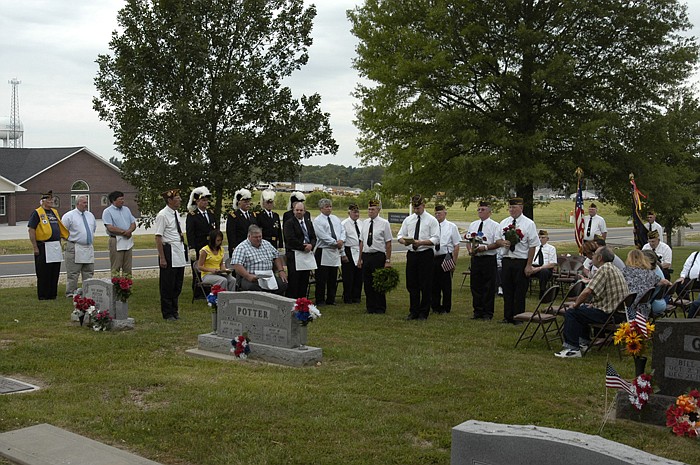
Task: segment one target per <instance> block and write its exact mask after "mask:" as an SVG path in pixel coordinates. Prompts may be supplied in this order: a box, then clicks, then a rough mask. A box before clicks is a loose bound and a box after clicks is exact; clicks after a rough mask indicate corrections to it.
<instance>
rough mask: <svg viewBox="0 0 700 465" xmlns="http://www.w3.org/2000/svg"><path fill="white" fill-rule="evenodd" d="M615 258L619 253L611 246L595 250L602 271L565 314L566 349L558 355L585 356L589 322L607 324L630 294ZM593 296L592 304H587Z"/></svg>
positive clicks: (588, 336) (597, 273) (595, 259)
mask: <svg viewBox="0 0 700 465" xmlns="http://www.w3.org/2000/svg"><path fill="white" fill-rule="evenodd" d="M614 259H615V254H614V253H613V251H612V250H611V249H610V248H608V247H599V248H598V249H597V250H596V251H595V252H594V253H593V265H595V266H596V267H597V268H598V271H596V273H595V275H594V276H593V278H592V279H591V281H590V282H589V283H588V285H587V286H586V288H585V289H584V290H583V291H582V292H581V294H579V296H578V297H577V298H576V302H575V303H574V306H573V307H572V308H571V309H569V310H567V311H566V313H565V314H564V348H563V349H562V351H561V352H557V353H556V354H554V355H555V356H556V357H560V358H575V357H581V351H582V350H584V349H585V347H586V346H588V344H590V327H589V326H588V325H589V324H590V323H605V321H606V320H607V319H608V316H610V314H611V313H612V312H614V311H615V309H616V308H617V305H618V304H619V303H620V302H621V301H622V300H623V299H624V298H625V297H627V294H629V288H628V287H627V282H626V281H625V277H624V275H623V274H622V271H620V270H619V269H618V268H617V267H616V266H615V265H613V263H612V262H613V260H614ZM589 297H590V298H591V300H590V303H586V302H587V300H588V298H589Z"/></svg>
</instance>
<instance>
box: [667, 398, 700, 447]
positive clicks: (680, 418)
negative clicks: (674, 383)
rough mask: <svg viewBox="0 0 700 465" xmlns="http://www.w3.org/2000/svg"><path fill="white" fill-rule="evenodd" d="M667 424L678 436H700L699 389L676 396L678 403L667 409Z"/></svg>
mask: <svg viewBox="0 0 700 465" xmlns="http://www.w3.org/2000/svg"><path fill="white" fill-rule="evenodd" d="M666 426H668V427H669V428H671V429H672V430H673V432H674V434H675V435H676V436H688V437H690V438H698V437H700V392H699V391H698V390H697V389H693V390H692V391H690V392H689V393H688V394H687V395H686V394H681V395H680V396H678V397H677V398H676V403H675V404H674V405H671V406H670V407H669V408H668V410H666Z"/></svg>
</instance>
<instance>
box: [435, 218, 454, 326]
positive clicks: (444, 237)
mask: <svg viewBox="0 0 700 465" xmlns="http://www.w3.org/2000/svg"><path fill="white" fill-rule="evenodd" d="M435 219H436V220H437V222H438V234H439V237H438V240H439V242H438V243H437V244H436V245H435V256H434V257H433V293H432V296H431V297H430V306H431V308H432V309H433V313H438V314H440V313H450V310H452V273H453V272H454V265H453V264H451V262H450V260H449V258H448V257H450V258H451V259H452V260H453V262H454V263H457V258H458V257H459V239H460V238H459V230H458V229H457V225H455V224H454V223H453V222H451V221H447V209H446V208H445V206H444V205H435ZM445 260H447V262H445Z"/></svg>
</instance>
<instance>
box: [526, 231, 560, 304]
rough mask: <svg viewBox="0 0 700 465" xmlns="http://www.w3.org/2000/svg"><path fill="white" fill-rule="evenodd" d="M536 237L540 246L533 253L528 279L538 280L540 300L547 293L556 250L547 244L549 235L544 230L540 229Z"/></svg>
mask: <svg viewBox="0 0 700 465" xmlns="http://www.w3.org/2000/svg"><path fill="white" fill-rule="evenodd" d="M538 235H539V238H540V246H539V247H538V248H537V251H536V252H535V259H534V260H533V262H532V272H531V273H530V279H535V278H536V279H539V281H540V299H541V298H542V296H543V295H544V293H545V292H546V291H547V286H548V284H549V281H550V280H551V279H552V274H553V273H554V268H555V267H556V266H557V249H556V248H555V247H554V246H553V245H552V244H549V233H548V232H547V231H546V230H544V229H541V230H540V232H539V233H538Z"/></svg>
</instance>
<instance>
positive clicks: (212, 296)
mask: <svg viewBox="0 0 700 465" xmlns="http://www.w3.org/2000/svg"><path fill="white" fill-rule="evenodd" d="M223 290H224V288H223V287H221V286H219V285H218V284H214V285H213V286H212V287H211V290H210V291H209V295H208V296H207V305H209V306H210V307H211V311H212V312H216V308H217V307H216V305H217V302H218V301H219V292H221V291H223Z"/></svg>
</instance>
